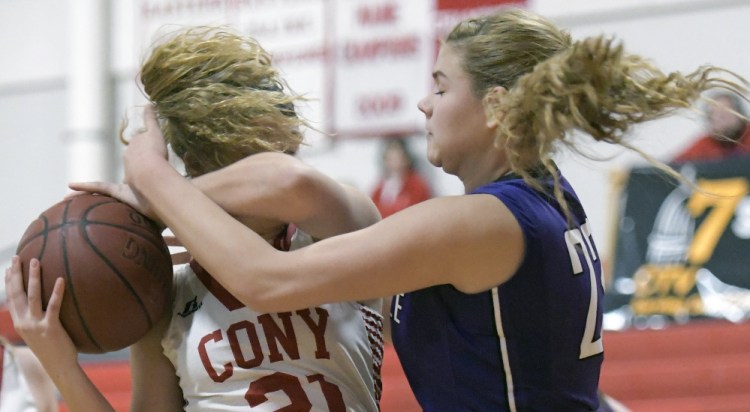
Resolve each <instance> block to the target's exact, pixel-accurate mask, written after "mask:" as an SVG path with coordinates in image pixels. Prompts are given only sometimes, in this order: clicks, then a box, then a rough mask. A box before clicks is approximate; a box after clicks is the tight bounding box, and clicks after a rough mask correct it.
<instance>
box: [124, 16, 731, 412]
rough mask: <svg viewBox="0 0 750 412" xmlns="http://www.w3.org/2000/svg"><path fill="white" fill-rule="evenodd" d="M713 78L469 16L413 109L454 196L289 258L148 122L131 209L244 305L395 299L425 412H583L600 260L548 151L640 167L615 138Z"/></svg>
mask: <svg viewBox="0 0 750 412" xmlns="http://www.w3.org/2000/svg"><path fill="white" fill-rule="evenodd" d="M716 73H721V75H722V76H724V75H725V73H727V72H724V71H723V70H722V69H717V68H715V67H711V66H704V67H702V68H699V69H698V70H696V71H695V72H694V73H693V74H690V75H682V74H680V73H670V74H664V73H662V72H661V71H660V70H659V69H658V68H656V67H654V66H653V65H652V64H651V63H649V62H648V60H646V59H643V58H641V57H639V56H636V55H632V54H628V53H626V52H625V51H624V48H623V47H622V46H621V45H619V44H617V43H616V42H614V41H613V40H611V39H607V38H604V37H591V38H585V39H582V40H578V41H573V40H572V39H571V37H570V35H569V34H568V33H567V32H565V31H563V30H561V29H559V28H558V27H556V26H554V25H553V24H552V23H551V22H550V21H548V20H546V19H544V18H542V17H540V16H537V15H535V14H533V13H530V12H528V11H524V10H516V9H503V10H502V11H499V12H497V14H493V15H488V16H485V17H479V18H473V19H468V20H466V21H463V22H461V23H459V24H458V25H457V26H456V27H455V28H454V29H453V30H452V31H451V32H450V33H449V34H448V36H447V38H446V40H445V41H444V43H443V44H442V45H441V48H440V52H439V54H438V57H437V61H436V63H435V66H434V71H433V77H434V79H435V89H434V92H433V93H431V94H429V95H428V96H426V97H425V98H424V99H422V100H421V101H420V103H419V105H418V107H419V109H420V110H421V111H422V112H423V113H424V114H425V117H426V129H427V142H428V147H427V156H428V159H429V160H430V162H431V163H432V164H433V165H435V166H438V167H442V168H443V170H445V171H446V172H447V173H450V174H454V175H456V176H458V177H459V178H460V179H461V181H462V182H463V184H464V187H465V191H466V195H464V196H454V197H444V198H436V199H431V200H427V201H425V202H422V203H419V204H417V205H414V206H411V207H409V208H407V209H404V210H402V211H400V212H398V213H395V214H393V215H392V216H389V217H388V218H386V219H383V220H382V221H381V222H379V223H376V224H374V225H371V226H369V227H367V228H365V229H362V230H358V231H356V232H352V233H347V234H343V235H340V236H335V237H332V238H329V239H325V240H322V241H320V242H316V243H315V244H313V245H310V246H309V247H306V248H303V249H301V250H299V251H295V252H290V253H285V254H284V253H279V252H278V251H275V250H274V249H273V248H271V247H270V246H269V245H268V243H267V242H266V241H264V239H262V238H261V237H259V236H258V235H257V234H256V233H254V232H252V231H251V230H248V229H247V227H245V226H243V225H241V224H238V223H237V222H236V221H235V220H234V219H232V217H231V216H230V215H229V214H227V213H226V212H225V211H224V210H222V208H221V207H220V206H219V205H217V204H216V203H215V202H213V201H211V199H210V198H209V197H207V196H205V195H204V194H203V193H202V192H201V191H200V190H197V189H196V187H195V186H194V185H192V184H190V182H189V181H188V180H186V179H184V178H183V177H182V176H180V175H179V174H178V173H177V172H176V171H175V169H174V168H173V167H172V166H171V165H170V164H169V162H168V161H167V160H166V153H167V152H166V145H165V141H164V138H163V136H162V135H161V133H160V130H159V128H158V127H157V121H156V118H155V116H154V114H153V113H152V112H149V111H147V112H146V113H145V114H146V125H147V128H146V130H145V131H144V132H143V133H140V134H136V135H135V136H134V137H133V139H132V141H131V144H130V146H129V147H128V149H127V151H126V153H125V170H126V174H127V176H128V181H129V183H130V184H131V187H132V188H133V190H134V191H135V192H136V193H137V194H138V196H139V197H140V199H141V200H142V201H143V202H146V203H148V204H149V205H150V206H151V207H152V208H153V210H154V212H155V213H156V214H157V215H158V217H159V218H160V219H162V220H163V221H164V222H165V223H166V224H167V225H168V226H169V227H170V229H171V230H172V231H173V232H174V233H175V234H176V236H177V237H179V238H180V240H181V241H182V242H183V243H184V244H185V246H186V247H187V249H188V250H189V251H190V252H191V254H192V255H193V256H194V257H195V258H196V259H198V261H200V262H201V264H203V265H204V267H205V268H207V269H208V271H209V272H211V273H212V274H213V276H214V277H215V278H216V279H217V280H218V281H219V282H221V284H222V285H224V286H225V287H226V288H227V289H228V290H230V291H231V292H232V294H233V295H234V296H235V297H237V298H238V299H239V300H240V301H241V302H243V303H244V304H246V305H248V306H249V307H252V308H255V309H256V310H262V311H282V310H294V309H297V308H301V307H308V306H314V305H317V304H320V303H323V302H332V301H346V300H360V299H367V298H373V297H377V296H388V295H395V298H394V299H393V303H392V306H391V326H392V327H393V331H392V332H393V342H394V346H395V348H396V350H397V352H398V354H399V357H400V359H401V362H402V365H403V368H404V371H405V373H406V376H407V378H408V380H409V383H410V385H411V387H412V389H413V390H414V392H415V395H416V398H417V400H418V401H419V403H420V405H421V406H422V408H423V409H424V410H426V411H466V410H473V411H532V410H533V411H593V410H597V408H599V407H600V402H599V399H598V396H597V387H598V383H599V374H600V369H601V364H602V361H603V352H604V345H603V342H602V333H601V323H602V304H601V303H602V294H603V285H602V272H601V263H600V259H599V252H598V250H597V248H596V245H595V242H594V240H593V239H592V236H591V233H592V230H591V228H590V226H589V222H588V220H587V218H586V214H585V212H584V209H583V207H582V206H581V203H580V201H579V200H578V197H577V196H576V194H575V191H574V190H573V188H572V186H571V184H570V183H569V182H568V181H567V180H566V179H565V177H564V176H563V174H562V173H561V172H560V170H558V169H557V167H556V166H555V164H554V162H553V153H554V150H555V148H557V147H558V146H560V145H567V146H572V147H573V148H574V149H575V148H576V145H578V144H583V143H581V142H582V140H581V139H578V138H577V136H575V137H576V138H575V139H573V137H574V136H571V135H570V134H569V133H568V132H570V131H572V130H577V131H580V132H585V133H587V134H588V135H590V136H591V137H592V138H593V140H595V141H603V142H607V143H610V144H617V145H621V146H624V147H627V148H630V149H633V150H635V151H637V152H639V153H641V154H642V155H644V156H646V157H647V158H648V156H647V155H646V154H645V153H642V152H640V151H639V150H638V149H637V148H634V147H633V146H632V145H631V144H630V143H628V142H627V140H626V139H624V136H625V135H626V134H625V132H626V131H627V130H628V129H629V127H630V126H631V125H632V124H635V123H638V122H641V121H647V120H652V119H655V118H659V117H663V116H665V115H667V114H669V113H673V112H674V111H675V110H677V109H679V108H684V107H690V106H691V105H693V104H694V103H695V102H696V100H698V99H699V98H700V94H701V93H702V92H703V91H706V90H710V89H713V88H724V89H730V90H734V91H736V92H738V93H745V92H746V91H745V90H744V88H743V87H742V86H739V85H738V84H736V83H735V82H732V81H730V80H725V79H722V78H717V77H716ZM728 74H729V75H731V72H729V73H728ZM167 140H169V139H168V138H167ZM661 166H662V167H665V166H664V165H661ZM665 168H666V167H665ZM672 173H673V174H676V172H674V171H672ZM246 190H252V188H250V187H248V188H247V189H246ZM197 216H199V217H200V218H199V219H198V218H196V217H197Z"/></svg>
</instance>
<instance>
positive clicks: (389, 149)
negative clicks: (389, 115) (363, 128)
mask: <svg viewBox="0 0 750 412" xmlns="http://www.w3.org/2000/svg"><path fill="white" fill-rule="evenodd" d="M431 197H432V190H431V188H430V185H429V184H428V183H427V181H426V180H425V179H424V178H423V177H422V176H421V175H420V174H419V172H418V171H417V169H416V167H415V163H414V156H413V155H412V154H411V152H410V151H409V146H408V144H407V141H406V140H405V139H402V138H395V137H394V138H387V139H386V140H385V145H384V148H383V157H382V175H381V178H380V181H379V182H378V184H377V185H376V186H375V190H374V191H373V192H372V200H373V201H374V202H375V206H377V207H378V210H379V211H380V214H381V215H382V216H383V217H384V218H385V217H388V216H390V215H392V214H394V213H396V212H398V211H399V210H401V209H404V208H407V207H409V206H411V205H414V204H416V203H419V202H422V201H424V200H427V199H429V198H431Z"/></svg>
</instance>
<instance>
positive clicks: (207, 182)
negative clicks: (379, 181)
mask: <svg viewBox="0 0 750 412" xmlns="http://www.w3.org/2000/svg"><path fill="white" fill-rule="evenodd" d="M191 182H192V183H193V184H194V185H195V186H196V187H198V188H199V189H200V190H201V191H203V193H205V194H206V195H207V196H208V197H209V198H210V199H211V200H213V201H214V202H216V203H217V204H219V205H220V206H221V207H222V208H223V209H224V210H226V211H227V212H228V213H230V214H231V215H233V216H235V217H237V218H239V219H241V220H243V222H245V223H249V224H250V225H251V226H253V225H252V219H254V218H260V219H263V220H266V221H267V220H268V219H272V220H277V221H280V222H292V223H294V224H296V225H297V226H298V227H299V228H300V229H302V230H303V231H305V232H306V233H308V234H310V235H311V236H313V237H315V238H317V239H323V238H327V237H330V236H333V235H336V234H340V233H346V232H350V231H352V230H356V229H361V228H363V227H366V226H369V225H371V224H373V223H375V222H377V221H378V220H380V215H379V214H378V211H377V208H376V207H375V205H374V204H373V203H372V201H371V200H370V198H369V197H368V196H367V195H365V194H364V193H362V192H360V191H358V190H356V189H354V188H352V187H349V186H345V185H342V184H340V183H338V182H336V181H334V180H333V179H331V178H330V177H328V176H326V175H325V174H323V173H321V172H319V171H318V170H316V169H314V168H312V167H310V166H308V165H306V164H305V163H303V162H302V161H301V160H299V159H297V158H295V157H293V156H290V155H286V154H282V153H272V152H268V153H258V154H256V155H253V156H249V157H247V158H245V159H242V160H240V161H238V162H236V163H233V164H232V165H230V166H227V167H225V168H223V169H220V170H217V171H215V172H212V173H207V174H205V175H202V176H198V177H196V178H194V179H192V180H191ZM70 187H71V188H72V189H74V190H81V191H89V192H97V193H103V194H106V195H109V196H113V197H115V198H118V199H120V200H122V201H124V202H126V203H128V204H130V205H132V206H134V207H135V208H136V209H138V210H139V211H141V212H142V213H144V214H146V215H148V216H150V217H151V218H153V219H156V220H160V219H159V218H158V216H156V215H155V214H154V211H153V210H151V209H150V208H149V207H147V205H146V204H144V203H143V202H140V201H139V199H138V198H137V197H136V196H135V195H134V193H133V192H132V190H131V188H130V187H129V186H128V185H127V184H115V183H105V182H74V183H71V184H70Z"/></svg>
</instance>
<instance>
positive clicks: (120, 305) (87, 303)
mask: <svg viewBox="0 0 750 412" xmlns="http://www.w3.org/2000/svg"><path fill="white" fill-rule="evenodd" d="M16 254H17V255H18V256H19V257H20V259H21V263H22V267H23V278H24V287H26V288H28V264H29V260H30V259H31V258H37V259H39V261H40V263H41V270H42V273H41V289H42V298H43V304H44V305H45V309H46V304H47V302H48V301H49V298H50V295H51V294H52V289H53V286H54V283H55V280H56V279H57V278H58V277H62V278H64V279H65V296H64V297H63V301H62V307H61V308H60V320H61V322H62V324H63V326H64V327H65V329H66V330H67V331H68V334H69V335H70V337H71V338H72V339H73V342H74V343H75V345H76V348H77V349H78V351H79V352H82V353H104V352H110V351H115V350H120V349H123V348H125V347H127V346H130V345H131V344H133V343H135V342H137V341H138V340H139V339H140V338H142V337H143V336H144V335H145V334H146V332H148V331H149V330H150V329H151V328H152V327H153V326H154V325H155V324H156V322H157V321H158V320H159V319H160V317H161V316H162V314H163V313H164V311H165V310H167V307H168V305H169V304H170V294H171V290H172V262H171V259H170V255H169V248H168V247H167V245H166V243H165V242H164V239H163V238H162V235H161V232H160V231H159V228H158V227H157V226H156V225H155V224H154V222H153V221H151V220H150V219H148V218H146V217H145V216H143V215H142V214H140V213H138V212H137V211H136V210H135V209H133V208H132V207H130V206H129V205H127V204H125V203H123V202H120V201H119V200H117V199H114V198H112V197H109V196H103V195H94V194H83V195H78V196H73V197H71V198H69V199H65V200H63V201H61V202H59V203H56V204H55V205H53V206H52V207H50V208H49V209H47V210H46V211H44V212H42V214H41V215H39V217H38V218H37V219H36V220H35V221H33V222H32V223H31V225H29V227H28V228H27V229H26V232H25V233H24V235H23V237H22V238H21V241H20V242H19V243H18V248H17V250H16Z"/></svg>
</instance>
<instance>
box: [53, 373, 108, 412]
mask: <svg viewBox="0 0 750 412" xmlns="http://www.w3.org/2000/svg"><path fill="white" fill-rule="evenodd" d="M43 364H44V363H43ZM45 369H46V370H47V374H48V375H49V377H50V379H52V382H53V383H54V385H55V386H56V387H57V390H58V392H60V396H62V399H63V401H65V404H66V406H67V409H68V410H69V411H71V412H77V411H80V412H99V411H114V408H112V406H111V405H110V404H109V402H108V401H107V399H106V398H105V397H104V395H102V393H101V392H100V391H99V389H98V388H97V387H96V386H95V385H94V383H93V382H92V381H91V379H89V377H88V375H86V372H85V371H84V370H83V368H82V367H81V365H79V364H78V363H77V362H74V363H71V364H69V365H60V366H59V367H55V369H54V370H50V369H49V368H47V367H46V366H45Z"/></svg>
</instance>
